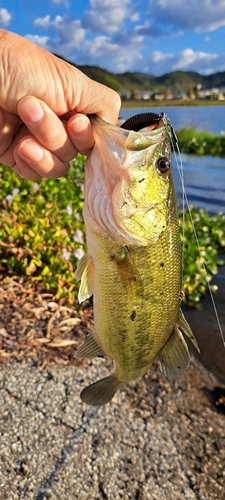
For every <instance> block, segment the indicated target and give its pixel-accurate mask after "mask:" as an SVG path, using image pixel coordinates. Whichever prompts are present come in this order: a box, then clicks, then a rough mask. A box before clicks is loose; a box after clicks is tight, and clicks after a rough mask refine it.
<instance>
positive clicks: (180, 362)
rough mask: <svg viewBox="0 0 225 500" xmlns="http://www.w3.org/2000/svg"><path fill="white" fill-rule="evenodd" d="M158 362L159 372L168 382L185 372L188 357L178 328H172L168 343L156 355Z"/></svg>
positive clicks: (188, 361) (185, 345) (188, 362)
mask: <svg viewBox="0 0 225 500" xmlns="http://www.w3.org/2000/svg"><path fill="white" fill-rule="evenodd" d="M158 361H159V365H160V369H161V371H162V372H163V373H164V375H166V377H167V378H168V379H169V380H175V379H176V378H178V377H179V376H180V375H182V373H184V372H185V371H186V370H187V368H188V366H189V364H190V356H189V351H188V347H187V344H186V342H185V340H184V337H183V335H182V333H181V331H180V330H179V328H177V327H175V328H174V330H173V333H172V335H171V336H170V338H169V340H168V342H167V343H166V344H165V346H164V347H163V348H162V350H161V351H160V353H159V354H158Z"/></svg>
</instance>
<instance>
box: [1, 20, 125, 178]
mask: <svg viewBox="0 0 225 500" xmlns="http://www.w3.org/2000/svg"><path fill="white" fill-rule="evenodd" d="M0 66H1V72H0V89H1V93H0V163H3V164H5V165H8V166H10V167H12V168H13V169H14V171H15V172H16V173H18V174H19V175H22V176H24V177H26V178H27V179H39V178H41V177H61V176H62V175H64V174H65V173H66V172H67V171H68V169H69V161H70V160H72V159H73V158H74V157H75V156H76V154H77V152H80V153H82V154H84V155H86V154H89V153H90V151H91V149H92V147H93V145H94V139H93V135H92V129H91V124H90V121H89V119H88V117H87V116H86V115H87V114H93V113H95V114H98V115H99V116H101V117H102V118H103V119H104V120H106V121H109V122H111V123H116V122H117V119H118V113H119V110H120V99H119V96H118V94H117V93H116V92H114V91H113V90H111V89H109V88H107V87H105V86H104V85H101V84H100V83H97V82H95V81H93V80H91V79H89V78H88V77H87V76H85V75H84V74H83V73H82V72H81V71H79V70H78V69H77V68H75V67H74V66H72V65H70V64H69V63H67V62H66V61H64V60H62V59H60V58H58V57H56V56H54V55H53V54H51V53H49V52H47V51H45V50H44V49H42V48H41V47H38V46H36V45H35V44H33V43H31V42H29V41H28V40H26V39H24V38H22V37H20V36H18V35H16V34H14V33H10V32H7V31H4V30H0Z"/></svg>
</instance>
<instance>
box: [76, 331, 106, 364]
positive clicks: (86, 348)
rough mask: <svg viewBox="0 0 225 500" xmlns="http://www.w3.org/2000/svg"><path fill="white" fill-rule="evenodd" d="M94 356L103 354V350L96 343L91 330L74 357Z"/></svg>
mask: <svg viewBox="0 0 225 500" xmlns="http://www.w3.org/2000/svg"><path fill="white" fill-rule="evenodd" d="M95 356H104V352H103V351H102V349H101V347H100V346H99V345H98V344H97V342H96V340H95V337H94V332H91V333H90V334H89V335H88V336H87V338H86V339H85V341H84V343H83V345H82V346H81V347H80V349H78V351H77V352H76V354H75V356H74V357H75V358H94V357H95Z"/></svg>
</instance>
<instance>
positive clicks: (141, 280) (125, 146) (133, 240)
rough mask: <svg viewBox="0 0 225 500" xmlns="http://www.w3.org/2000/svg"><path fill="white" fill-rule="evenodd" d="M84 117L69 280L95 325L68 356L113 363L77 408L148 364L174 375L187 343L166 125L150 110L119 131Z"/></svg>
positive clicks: (101, 400) (185, 357) (100, 398)
mask: <svg viewBox="0 0 225 500" xmlns="http://www.w3.org/2000/svg"><path fill="white" fill-rule="evenodd" d="M90 119H91V123H92V127H93V133H94V138H95V146H94V149H93V151H92V153H91V155H90V156H89V158H88V159H87V162H86V167H85V188H84V195H85V202H84V209H83V215H84V221H85V226H86V239H87V248H88V253H87V254H86V255H85V256H84V257H83V258H82V259H81V260H80V261H79V263H78V267H77V271H76V273H75V277H76V279H78V280H80V279H81V285H80V290H79V296H78V298H79V301H80V302H82V301H84V300H85V299H87V298H89V297H91V296H92V295H93V309H94V321H95V328H94V332H93V333H91V334H90V335H89V336H88V337H87V339H86V341H85V343H84V344H83V346H82V347H81V348H80V349H79V351H78V352H77V354H76V357H93V356H99V355H106V356H109V357H110V358H112V359H113V360H114V364H115V371H114V373H113V374H111V375H109V376H108V377H106V378H104V379H102V380H99V381H97V382H95V383H93V384H91V385H90V386H89V387H87V388H85V389H84V390H83V391H82V393H81V399H82V400H83V401H84V402H86V403H87V404H90V405H103V404H106V403H108V402H109V401H110V400H111V399H112V397H113V396H114V394H115V392H116V390H117V389H118V388H119V387H120V386H121V385H122V384H124V383H126V382H128V381H130V380H135V379H137V378H139V377H141V376H142V375H144V374H145V373H146V372H147V370H148V369H149V368H150V367H151V365H152V363H153V361H154V360H155V359H157V360H158V361H159V364H160V368H161V370H162V372H163V373H164V374H165V375H166V376H167V377H168V378H169V379H171V380H172V379H175V378H176V377H178V376H179V375H181V374H182V373H183V372H184V371H185V370H186V369H187V367H188V365H189V351H188V347H187V344H186V342H185V340H184V338H183V335H182V333H181V330H182V331H183V332H184V333H185V334H186V335H187V336H188V337H189V338H190V339H191V340H192V342H193V343H194V345H195V346H196V348H197V343H196V340H195V338H194V335H193V333H192V331H191V328H190V326H189V325H188V323H187V322H186V320H185V318H184V316H183V314H182V312H181V309H180V302H181V296H182V269H181V268H182V262H181V245H180V237H179V226H178V215H177V207H176V197H175V189H174V183H173V176H172V166H171V135H172V132H171V130H172V129H171V126H170V122H169V121H167V119H166V115H163V114H162V115H158V114H155V113H151V114H150V115H149V117H148V118H147V119H146V117H143V116H142V115H137V118H135V117H133V118H132V119H131V120H128V121H127V122H125V124H123V126H122V127H123V128H121V127H119V126H113V125H111V124H109V123H106V122H104V121H103V120H102V119H101V118H99V117H97V116H92V117H91V118H90ZM149 122H150V124H149ZM127 128H133V129H134V130H127ZM139 129H141V130H139Z"/></svg>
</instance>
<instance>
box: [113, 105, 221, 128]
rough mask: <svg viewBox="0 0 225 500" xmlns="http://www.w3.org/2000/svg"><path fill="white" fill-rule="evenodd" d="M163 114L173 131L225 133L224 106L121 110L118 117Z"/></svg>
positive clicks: (125, 118)
mask: <svg viewBox="0 0 225 500" xmlns="http://www.w3.org/2000/svg"><path fill="white" fill-rule="evenodd" d="M150 110H151V111H152V112H154V113H162V112H165V113H166V115H168V117H169V118H170V120H171V123H172V124H173V127H174V128H175V130H179V129H180V128H182V127H194V128H196V129H197V130H208V132H211V133H212V134H220V133H221V132H222V131H224V132H225V106H170V107H166V108H163V105H162V106H161V107H157V108H155V107H153V108H151V107H149V108H122V109H121V112H120V116H121V118H122V119H124V120H127V118H130V116H132V115H135V114H138V113H147V112H149V111H150Z"/></svg>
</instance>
